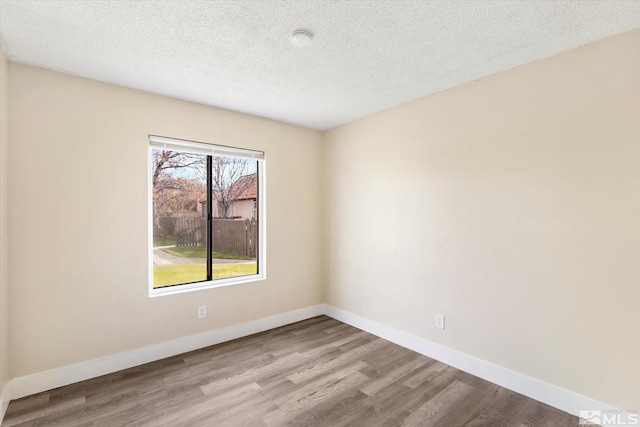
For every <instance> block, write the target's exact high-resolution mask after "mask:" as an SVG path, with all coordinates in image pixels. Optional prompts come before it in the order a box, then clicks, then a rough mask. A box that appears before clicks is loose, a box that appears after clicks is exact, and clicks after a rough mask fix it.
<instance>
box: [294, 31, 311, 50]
mask: <svg viewBox="0 0 640 427" xmlns="http://www.w3.org/2000/svg"><path fill="white" fill-rule="evenodd" d="M312 39H313V34H312V33H311V31H307V30H295V31H294V32H293V33H291V35H290V36H289V40H290V41H291V44H292V45H294V46H295V47H307V46H309V45H310V44H311V40H312Z"/></svg>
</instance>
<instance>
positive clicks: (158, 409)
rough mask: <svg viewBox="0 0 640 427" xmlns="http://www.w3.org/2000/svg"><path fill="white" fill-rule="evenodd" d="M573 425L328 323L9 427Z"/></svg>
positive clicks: (252, 339)
mask: <svg viewBox="0 0 640 427" xmlns="http://www.w3.org/2000/svg"><path fill="white" fill-rule="evenodd" d="M284 425H292V426H331V427H338V426H365V427H369V426H441V427H455V426H469V427H472V426H473V427H477V426H491V427H499V426H508V427H522V426H536V427H538V426H562V427H566V426H577V425H578V419H577V418H576V417H574V416H571V415H569V414H567V413H565V412H562V411H560V410H558V409H554V408H552V407H550V406H547V405H545V404H542V403H540V402H537V401H535V400H532V399H529V398H527V397H524V396H522V395H520V394H518V393H514V392H512V391H509V390H507V389H505V388H502V387H499V386H497V385H495V384H492V383H489V382H487V381H484V380H481V379H479V378H477V377H474V376H473V375H470V374H467V373H465V372H462V371H459V370H457V369H454V368H452V367H450V366H447V365H445V364H443V363H440V362H438V361H436V360H434V359H431V358H429V357H426V356H422V355H420V354H418V353H415V352H413V351H411V350H408V349H406V348H403V347H400V346H398V345H396V344H393V343H390V342H389V341H386V340H383V339H381V338H378V337H376V336H374V335H371V334H369V333H366V332H363V331H360V330H359V329H356V328H353V327H351V326H349V325H345V324H344V323H341V322H339V321H337V320H334V319H331V318H329V317H326V316H320V317H316V318H313V319H309V320H305V321H302V322H298V323H295V324H292V325H287V326H284V327H281V328H277V329H273V330H270V331H267V332H263V333H260V334H256V335H252V336H249V337H245V338H241V339H237V340H234V341H230V342H227V343H223V344H219V345H215V346H211V347H207V348H204V349H201V350H197V351H193V352H190V353H185V354H182V355H179V356H174V357H170V358H168V359H164V360H161V361H158V362H153V363H148V364H146V365H142V366H139V367H136V368H131V369H127V370H124V371H120V372H116V373H113V374H109V375H105V376H102V377H98V378H94V379H91V380H88V381H83V382H80V383H76V384H72V385H68V386H65V387H61V388H57V389H54V390H50V391H48V392H44V393H39V394H36V395H33V396H29V397H25V398H23V399H19V400H15V401H12V402H11V403H10V405H9V408H8V410H7V414H6V416H5V420H4V422H3V424H2V426H3V427H9V426H65V427H73V426H109V427H112V426H113V427H119V426H189V427H196V426H263V427H264V426H269V427H271V426H284Z"/></svg>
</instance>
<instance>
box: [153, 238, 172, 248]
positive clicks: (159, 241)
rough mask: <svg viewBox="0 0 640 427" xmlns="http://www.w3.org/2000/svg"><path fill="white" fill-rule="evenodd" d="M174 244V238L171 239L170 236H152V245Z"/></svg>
mask: <svg viewBox="0 0 640 427" xmlns="http://www.w3.org/2000/svg"><path fill="white" fill-rule="evenodd" d="M175 244H176V239H172V238H171V237H154V238H153V247H154V248H155V247H156V246H173V245H175Z"/></svg>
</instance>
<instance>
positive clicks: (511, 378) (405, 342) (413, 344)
mask: <svg viewBox="0 0 640 427" xmlns="http://www.w3.org/2000/svg"><path fill="white" fill-rule="evenodd" d="M325 314H326V315H327V316H330V317H333V318H334V319H336V320H339V321H341V322H343V323H347V324H349V325H351V326H354V327H356V328H358V329H362V330H363V331H367V332H369V333H371V334H374V335H376V336H379V337H381V338H384V339H386V340H388V341H391V342H393V343H395V344H398V345H401V346H402V347H406V348H408V349H410V350H413V351H415V352H418V353H420V354H423V355H425V356H428V357H431V358H433V359H436V360H439V361H440V362H443V363H446V364H447V365H451V366H453V367H454V368H458V369H460V370H462V371H465V372H468V373H470V374H472V375H475V376H477V377H480V378H482V379H484V380H487V381H490V382H492V383H494V384H497V385H499V386H502V387H505V388H508V389H509V390H512V391H515V392H517V393H520V394H523V395H525V396H527V397H530V398H532V399H535V400H537V401H539V402H542V403H546V404H547V405H550V406H553V407H555V408H558V409H560V410H562V411H565V412H568V413H570V414H572V415H575V416H579V411H580V410H581V409H597V410H604V411H609V410H614V411H616V410H619V409H618V408H614V407H612V406H610V405H607V404H605V403H602V402H598V401H597V400H594V399H591V398H589V397H586V396H582V395H580V394H577V393H574V392H572V391H569V390H565V389H563V388H560V387H558V386H555V385H552V384H549V383H546V382H544V381H541V380H537V379H535V378H532V377H529V376H527V375H524V374H521V373H518V372H515V371H512V370H510V369H507V368H503V367H502V366H498V365H495V364H493V363H490V362H487V361H485V360H482V359H478V358H476V357H473V356H470V355H468V354H465V353H461V352H459V351H456V350H452V349H450V348H448V347H445V346H442V345H440V344H437V343H434V342H432V341H429V340H427V339H424V338H420V337H417V336H415V335H411V334H408V333H406V332H403V331H400V330H398V329H395V328H392V327H390V326H387V325H383V324H382V323H378V322H376V321H374V320H370V319H367V318H365V317H362V316H359V315H357V314H353V313H350V312H348V311H344V310H341V309H339V308H335V307H332V306H326V311H325Z"/></svg>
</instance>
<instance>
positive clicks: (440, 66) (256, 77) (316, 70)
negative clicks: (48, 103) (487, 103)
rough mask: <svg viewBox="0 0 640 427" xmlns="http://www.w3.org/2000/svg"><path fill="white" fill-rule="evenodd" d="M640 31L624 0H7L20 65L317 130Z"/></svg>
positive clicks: (8, 45)
mask: <svg viewBox="0 0 640 427" xmlns="http://www.w3.org/2000/svg"><path fill="white" fill-rule="evenodd" d="M639 26H640V1H623V0H618V1H544V2H543V1H493V2H489V1H344V0H343V1H286V0H285V1H260V0H252V1H236V0H234V1H119V0H111V1H25V0H21V1H9V0H0V36H1V42H2V47H3V49H4V51H5V53H6V54H7V57H8V58H9V59H10V60H13V61H16V62H23V63H27V64H32V65H36V66H40V67H44V68H48V69H52V70H56V71H62V72H66V73H70V74H75V75H79V76H84V77H89V78H92V79H95V80H101V81H105V82H109V83H115V84H118V85H122V86H128V87H132V88H136V89H141V90H145V91H149V92H154V93H159V94H163V95H168V96H172V97H175V98H180V99H185V100H189V101H193V102H198V103H202V104H207V105H213V106H217V107H222V108H226V109H230V110H236V111H241V112H244V113H249V114H254V115H257V116H262V117H268V118H271V119H275V120H280V121H283V122H288V123H294V124H298V125H302V126H306V127H309V128H314V129H329V128H332V127H334V126H337V125H340V124H342V123H346V122H349V121H352V120H355V119H358V118H360V117H363V116H365V115H368V114H371V113H375V112H378V111H382V110H385V109H387V108H390V107H393V106H396V105H399V104H403V103H405V102H408V101H412V100H414V99H417V98H420V97H423V96H425V95H429V94H432V93H436V92H440V91H443V90H446V89H449V88H452V87H455V86H459V85H461V84H464V83H467V82H470V81H473V80H476V79H479V78H481V77H484V76H488V75H491V74H494V73H497V72H500V71H503V70H507V69H509V68H513V67H516V66H518V65H522V64H525V63H528V62H531V61H534V60H537V59H540V58H544V57H548V56H550V55H553V54H555V53H558V52H561V51H565V50H567V49H571V48H574V47H577V46H580V45H583V44H586V43H589V42H592V41H595V40H598V39H601V38H604V37H607V36H610V35H613V34H617V33H620V32H623V31H626V30H629V29H632V28H635V27H639ZM298 28H303V29H308V30H310V31H311V32H313V33H314V35H315V38H314V41H313V43H312V44H311V45H310V46H309V47H308V48H305V49H300V48H296V47H293V46H292V45H291V44H290V43H289V39H288V37H289V34H290V33H291V32H292V31H293V30H295V29H298Z"/></svg>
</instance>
